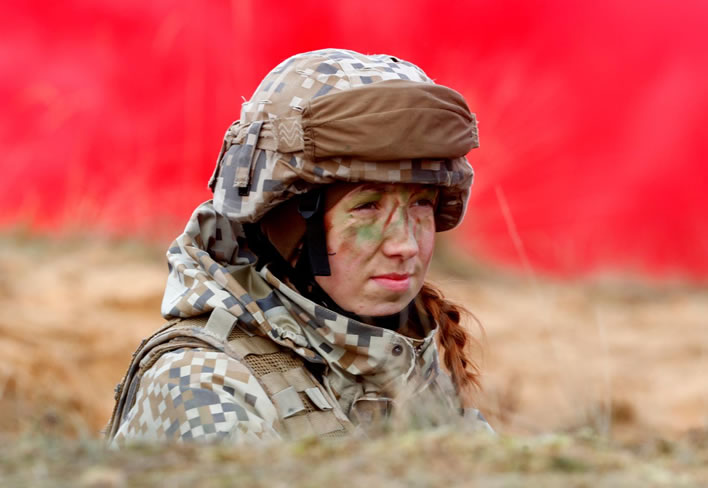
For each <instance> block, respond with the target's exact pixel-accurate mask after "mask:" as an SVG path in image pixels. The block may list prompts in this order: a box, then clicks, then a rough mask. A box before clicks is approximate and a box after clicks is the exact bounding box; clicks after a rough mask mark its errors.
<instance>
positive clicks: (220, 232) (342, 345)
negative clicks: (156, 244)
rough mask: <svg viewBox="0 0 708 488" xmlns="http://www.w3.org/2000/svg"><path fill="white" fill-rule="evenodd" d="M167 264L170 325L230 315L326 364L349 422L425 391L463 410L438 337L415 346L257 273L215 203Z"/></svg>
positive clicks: (238, 231) (240, 236)
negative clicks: (219, 312) (219, 311)
mask: <svg viewBox="0 0 708 488" xmlns="http://www.w3.org/2000/svg"><path fill="white" fill-rule="evenodd" d="M167 259H168V263H169V270H170V274H169V277H168V280H167V286H166V289H165V295H164V298H163V302H162V314H163V315H164V316H165V317H166V318H171V317H191V316H195V315H201V314H204V313H207V312H209V311H211V310H213V309H215V308H225V309H227V310H228V311H229V312H230V313H231V314H233V315H234V316H236V317H238V318H239V320H240V323H241V324H242V326H243V327H245V328H247V329H250V330H252V331H253V332H255V333H258V334H261V335H266V336H268V337H269V338H270V339H272V340H273V341H275V342H277V343H278V344H280V345H282V346H285V347H288V348H290V349H292V350H294V351H295V352H296V353H297V354H299V355H300V356H302V357H303V358H304V359H305V360H306V361H310V362H312V363H320V364H325V365H326V366H327V368H326V369H325V374H324V378H323V380H324V385H325V387H326V388H327V389H328V390H329V391H330V393H332V395H333V397H334V398H337V399H338V401H339V403H340V405H341V407H342V409H343V410H344V412H346V413H347V414H348V415H350V416H352V415H354V416H358V417H359V419H360V420H362V416H363V418H365V419H368V418H369V417H370V416H371V410H372V408H371V407H372V405H375V404H376V405H377V406H375V407H373V410H377V409H378V408H379V406H380V405H389V404H391V405H396V404H400V403H402V402H405V401H407V400H409V399H410V398H412V397H416V402H414V403H424V402H421V395H419V393H422V392H426V391H427V392H432V393H433V395H423V396H427V397H430V398H431V401H432V402H433V403H436V404H438V405H439V404H440V398H441V397H442V398H444V399H445V402H444V403H447V407H449V408H452V409H457V407H458V406H459V405H458V402H457V399H456V395H454V391H453V390H452V386H451V383H450V381H449V378H448V377H447V375H446V374H444V373H441V371H440V369H439V367H438V354H437V349H436V343H435V336H436V333H437V329H433V330H432V331H430V332H429V333H428V334H427V336H426V337H424V338H422V339H414V338H412V337H408V336H406V335H403V334H399V333H398V332H395V331H392V330H388V329H384V328H381V327H375V326H372V325H368V324H365V323H363V322H360V321H357V320H355V319H353V318H349V317H345V316H343V315H340V314H337V313H335V312H333V311H331V310H329V309H327V308H325V307H323V306H321V305H317V304H315V303H313V302H312V301H310V300H308V299H307V298H305V297H303V296H302V295H300V294H299V293H298V292H296V291H295V290H293V289H292V288H290V287H288V286H287V285H285V284H284V283H282V282H281V281H280V280H279V279H278V278H277V277H276V276H274V275H273V274H272V273H271V272H270V271H269V270H268V267H267V266H265V267H263V268H262V269H261V271H260V272H257V271H256V268H255V260H256V259H255V256H254V255H253V254H252V253H250V252H249V251H248V249H247V248H246V247H245V236H244V232H243V229H242V227H241V225H240V224H239V223H236V222H233V221H231V220H229V219H227V218H225V217H224V216H222V215H220V214H219V213H217V212H216V211H215V209H214V207H213V205H212V203H211V201H208V202H205V203H203V204H202V205H200V206H199V207H198V208H197V209H196V210H195V212H194V214H193V215H192V217H191V218H190V220H189V222H188V223H187V226H186V229H185V231H184V233H183V234H181V235H180V236H179V237H178V238H177V239H176V240H175V241H174V243H173V244H172V245H171V246H170V249H169V250H168V252H167ZM382 400H383V402H381V401H382ZM387 402H388V403H387ZM386 408H389V407H388V406H387V407H386ZM447 412H448V414H449V410H447Z"/></svg>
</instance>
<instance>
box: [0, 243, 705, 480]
mask: <svg viewBox="0 0 708 488" xmlns="http://www.w3.org/2000/svg"><path fill="white" fill-rule="evenodd" d="M159 247H161V246H153V245H147V244H138V243H134V242H118V241H110V242H109V241H102V240H96V239H80V238H78V237H72V238H65V239H61V240H58V239H53V240H48V239H37V238H30V237H27V236H23V235H21V234H19V233H15V234H12V235H5V236H3V237H2V238H0V309H1V310H2V313H1V314H0V354H2V357H3V358H4V360H3V361H2V363H0V441H1V440H4V439H6V440H8V441H10V442H2V444H3V447H1V448H0V452H1V453H2V455H1V456H0V458H2V459H3V465H2V471H1V472H0V476H2V477H3V478H5V476H8V478H7V479H8V480H15V481H16V482H17V484H20V485H21V484H23V480H24V481H28V480H33V481H34V484H36V485H42V483H43V482H42V483H40V481H41V480H42V479H44V478H42V476H45V477H48V478H46V479H45V481H47V484H46V486H50V485H51V483H49V482H50V481H51V480H54V481H55V482H56V486H60V485H61V484H62V483H66V484H67V485H70V484H71V481H70V480H72V479H74V480H75V479H76V477H77V476H78V477H83V478H81V480H83V481H82V483H84V484H85V486H122V485H125V486H137V484H136V483H137V482H136V481H135V480H136V479H137V478H136V475H135V473H133V472H132V471H131V469H138V468H135V467H134V468H126V469H123V468H124V467H125V466H129V465H130V462H128V461H126V460H128V459H130V456H131V452H133V451H125V452H124V453H121V454H115V453H107V452H105V451H103V450H102V449H96V446H98V445H99V442H98V441H97V439H98V437H99V431H100V429H101V428H102V427H103V426H104V425H105V422H106V421H107V419H108V417H109V415H110V413H111V409H112V406H113V387H114V385H115V384H116V383H117V382H118V381H119V380H120V378H121V376H122V374H123V372H124V370H125V368H126V367H127V364H128V360H129V358H130V354H131V353H132V351H133V350H134V349H135V347H136V346H137V344H138V343H139V342H140V340H141V339H142V338H143V337H145V336H146V335H148V334H149V333H150V331H152V330H153V329H155V328H156V327H157V326H159V325H160V323H161V321H162V319H161V317H160V314H159V305H160V300H161V297H162V289H163V286H164V281H165V277H166V264H165V263H164V260H163V259H162V252H161V251H160V250H158V248H159ZM431 276H432V281H433V282H434V283H436V284H438V285H439V286H440V287H441V288H442V289H443V290H444V291H445V293H446V295H447V296H449V297H451V298H453V299H455V300H457V301H458V302H459V303H461V304H464V305H465V307H467V308H468V309H469V310H470V311H471V312H472V313H473V314H474V316H475V317H476V319H477V321H478V322H479V323H480V324H481V326H482V329H480V328H479V327H478V326H477V325H476V323H475V322H474V321H472V320H469V321H468V326H469V327H470V329H471V330H472V331H473V332H474V333H475V334H476V336H477V337H478V338H479V339H480V345H481V346H480V347H479V348H476V349H475V351H474V354H475V357H476V358H477V359H478V361H479V363H480V365H481V368H482V372H483V376H482V383H483V387H484V389H483V390H482V391H481V392H479V393H478V394H477V395H476V398H475V402H476V403H477V404H478V406H479V407H480V408H481V410H482V411H483V412H484V414H485V416H486V417H487V418H488V419H489V421H490V423H491V424H492V425H493V426H494V428H495V429H496V430H497V431H498V432H500V433H501V434H502V438H503V440H500V441H489V440H475V439H474V438H471V437H470V436H467V435H463V434H460V433H454V432H437V433H410V434H405V435H401V436H399V437H389V438H385V439H380V440H378V441H376V443H372V444H371V445H368V444H361V443H359V444H357V443H354V444H352V445H351V446H348V447H342V445H341V444H336V443H334V444H330V443H314V444H312V445H311V446H310V445H307V446H305V445H304V444H303V443H291V444H288V445H286V447H283V448H282V449H285V450H286V454H287V456H290V454H292V456H291V457H292V459H289V458H288V459H289V460H288V459H286V458H284V457H283V453H280V454H279V456H278V459H279V461H278V463H279V464H278V466H279V467H278V469H280V470H282V472H283V473H289V474H288V476H291V475H292V476H293V478H292V479H299V478H298V476H304V474H303V473H302V468H301V467H299V466H300V464H301V463H300V461H302V460H303V459H306V460H307V462H313V460H314V459H315V457H313V456H316V455H317V454H316V453H320V454H321V455H326V456H327V457H328V459H330V458H331V459H332V460H336V462H337V463H340V465H338V468H337V470H335V471H338V472H340V473H341V472H349V471H351V473H352V474H351V476H352V477H353V479H357V480H358V481H360V482H362V483H363V482H366V481H367V480H372V479H376V478H377V479H381V480H384V479H386V480H388V481H387V482H388V483H389V485H390V486H397V485H396V483H393V481H391V480H392V479H394V478H395V475H396V473H399V474H400V475H401V476H402V477H401V478H400V480H404V479H409V480H417V484H416V483H413V484H406V483H405V482H403V481H400V480H399V481H400V482H398V484H399V485H400V486H456V485H459V484H460V483H462V481H461V480H463V479H468V480H472V479H474V480H480V481H484V480H486V483H485V486H521V485H517V484H516V483H517V482H519V481H518V480H519V479H524V480H527V481H528V480H532V479H535V478H534V477H538V476H541V478H539V479H540V480H542V482H541V485H542V486H598V485H597V484H596V483H595V482H593V483H591V484H585V485H583V484H582V483H586V482H587V481H588V480H592V479H595V480H603V483H605V484H602V485H601V486H626V485H627V483H625V482H624V481H627V480H629V479H632V480H644V481H645V482H646V483H644V484H641V483H639V481H637V483H639V484H637V485H636V486H654V485H655V486H682V485H685V486H701V484H702V483H706V484H708V478H706V472H705V469H704V468H701V466H705V461H706V459H708V458H706V454H705V453H706V450H705V449H706V446H705V444H706V442H705V429H706V425H707V424H708V388H707V387H706V383H705V376H704V375H703V374H701V371H706V369H707V367H708V351H707V349H708V320H707V319H706V317H708V290H707V289H706V287H705V286H699V285H696V284H688V283H685V282H681V281H678V280H677V281H674V282H671V283H666V282H663V283H661V284H659V283H651V282H647V281H646V280H644V281H638V280H636V279H633V280H630V279H628V278H618V277H608V276H605V277H596V278H594V279H592V280H587V279H586V280H583V281H567V280H566V281H560V280H553V279H549V278H541V277H538V276H535V275H533V274H532V273H527V274H524V275H521V276H520V275H518V274H511V273H504V272H500V271H498V270H497V271H491V270H489V269H486V268H482V267H480V266H476V265H474V264H473V263H470V262H468V261H467V260H465V258H462V257H459V256H457V255H455V254H454V253H451V252H448V253H446V254H445V255H444V256H441V257H438V258H437V259H436V262H435V265H434V269H433V271H432V275H431ZM566 433H567V435H566ZM495 442H496V445H494V443H495ZM392 443H393V444H395V449H392V448H391V444H392ZM303 446H305V447H303ZM313 446H314V447H313ZM414 446H415V448H414ZM641 446H644V447H641ZM646 446H649V447H646ZM263 449H265V451H258V450H256V451H248V452H254V453H261V454H262V455H266V454H267V452H266V451H268V449H271V450H273V449H279V448H278V447H277V446H270V447H268V446H266V447H264V448H263ZM350 449H354V452H356V453H357V454H356V456H355V458H356V459H353V460H352V459H350V460H349V461H345V460H346V459H349V458H348V454H347V453H350V452H352V451H350ZM417 449H420V450H421V452H418V451H417ZM428 451H429V454H430V456H432V457H431V458H430V459H431V462H434V463H437V464H439V466H440V471H439V475H440V477H439V478H436V477H435V476H433V477H430V476H428V475H425V476H423V475H422V474H420V473H422V471H421V472H420V473H419V471H417V470H420V469H422V467H421V466H425V465H426V462H428V461H427V460H426V459H427V458H426V457H425V454H424V453H425V452H428ZM458 451H459V452H458ZM134 452H135V453H137V455H138V456H137V457H140V458H143V457H144V456H148V458H150V459H152V460H153V461H151V462H152V464H150V462H147V461H141V462H147V463H148V465H146V467H145V469H146V470H147V471H146V472H149V473H152V476H154V479H155V480H159V479H160V478H161V477H162V476H166V474H165V472H167V471H169V470H168V465H169V464H170V463H181V462H183V461H184V460H185V459H193V458H195V456H196V457H197V458H199V459H202V458H205V459H206V461H204V463H206V464H207V465H212V467H211V468H209V469H210V470H211V471H209V472H210V473H212V474H214V476H215V477H214V478H213V479H214V480H215V481H214V483H215V484H214V486H221V484H219V483H220V482H218V480H220V479H222V478H220V476H221V477H223V479H227V478H228V476H230V475H229V469H232V468H233V466H240V465H241V464H240V463H247V464H243V466H250V467H249V469H248V470H247V471H246V472H243V471H242V474H243V473H246V474H243V476H251V477H253V478H248V479H249V480H251V481H250V482H249V483H250V484H251V485H252V486H260V485H259V483H261V482H262V481H263V479H267V476H266V475H263V473H262V472H260V471H259V469H263V470H265V471H267V469H266V467H265V466H260V465H258V463H257V462H256V463H255V464H253V463H254V461H253V459H252V458H250V457H249V456H255V454H247V453H246V454H236V453H235V452H234V450H229V449H223V448H222V449H220V448H212V449H207V450H205V451H204V452H202V451H195V450H194V448H190V447H185V448H180V449H177V450H175V451H174V452H173V454H169V455H167V454H166V453H165V452H164V451H162V450H156V449H152V450H151V449H150V448H144V449H143V450H136V451H134ZM207 452H208V453H207ZM238 452H241V451H238ZM383 452H394V453H404V452H405V456H407V457H408V458H409V459H412V458H416V456H419V458H418V460H417V462H419V463H420V466H418V467H415V468H414V469H412V470H411V469H408V468H404V467H403V466H402V465H400V460H399V461H396V459H399V458H398V457H395V456H393V455H390V456H389V457H390V459H388V458H385V457H384V458H383V459H387V460H386V461H382V463H383V464H381V466H379V467H378V468H377V469H376V470H373V471H371V470H367V471H366V473H368V474H366V473H358V472H357V471H356V468H355V465H356V464H357V463H364V462H365V460H367V459H379V457H380V456H381V453H383ZM461 453H466V454H465V455H464V456H463V455H462V454H461ZM591 454H592V455H591ZM467 455H469V456H467ZM165 456H167V457H165ZM287 456H286V457H287ZM298 456H300V457H298ZM405 456H404V457H403V458H400V459H405V458H406V457H405ZM448 457H449V458H450V461H449V463H448V461H446V459H447V458H448ZM537 457H538V458H537ZM222 458H223V459H224V460H227V461H229V463H227V464H229V466H232V468H229V467H224V468H223V469H222V470H221V471H219V470H218V469H216V468H214V466H213V465H216V464H219V463H218V461H219V460H221V459H222ZM301 458H302V459H301ZM259 459H260V458H259ZM298 459H300V461H298ZM470 460H479V463H481V464H479V463H475V462H471V461H470ZM184 462H186V461H184ZM332 462H334V461H332ZM23 463H28V464H26V465H25V464H23ZM67 463H68V464H67ZM122 463H128V464H122ZM342 463H344V464H342ZM348 463H353V464H348ZM397 463H398V464H397ZM468 464H469V465H468ZM23 466H24V467H26V468H28V469H22V468H23ZM259 466H260V467H259ZM444 466H447V467H445V468H443V467H444ZM29 468H31V469H29ZM448 468H450V469H451V471H450V472H446V470H447V469H448ZM180 469H182V468H180ZM184 469H187V468H186V467H185V468H184ZM195 469H196V468H195ZM233 469H235V468H233ZM436 469H437V468H436ZM265 471H264V472H265ZM330 471H331V470H330ZM330 471H326V470H325V471H322V472H321V473H320V474H319V475H318V476H321V478H319V479H318V481H315V480H310V481H309V482H304V481H303V482H302V483H300V484H295V485H293V486H320V485H321V484H325V481H326V480H328V479H334V478H333V476H334V473H335V471H332V473H330ZM399 471H400V472H399ZM179 472H180V473H181V472H182V471H179ZM199 472H200V471H199V469H197V471H194V472H192V474H190V475H189V476H187V475H186V474H185V476H186V478H184V479H193V477H190V476H197V475H198V474H199ZM433 472H435V471H433ZM3 473H4V474H3ZM42 473H44V474H42ZM92 473H93V474H92ZM259 473H260V474H259ZM298 473H299V474H298ZM417 473H418V474H417ZM445 473H446V474H445ZM458 475H459V476H467V478H460V479H452V478H450V476H458ZM522 475H523V476H522ZM92 476H93V477H95V479H94V478H91V477H92ZM171 476H176V474H175V473H174V472H172V475H171ZM262 476H266V478H262ZM328 476H329V477H330V478H328ZM519 476H522V478H519ZM593 476H597V477H598V478H593ZM623 476H629V478H626V479H625V478H623ZM681 476H683V478H682V477H681ZM101 477H106V479H107V480H108V481H106V480H104V479H103V478H101ZM445 477H447V478H445ZM470 477H471V478H470ZM303 479H304V478H303ZM444 479H447V480H448V481H447V482H445V483H443V482H442V481H441V480H444ZM60 480H62V481H61V483H60V482H59V481H60ZM244 480H245V478H244ZM253 480H261V481H259V482H258V483H257V482H256V481H253ZM515 480H516V481H515ZM563 480H565V482H564V481H563ZM569 480H574V481H573V482H572V483H577V484H572V483H571V484H569V483H570V481H569ZM623 480H624V481H623ZM647 480H649V481H647ZM662 480H663V481H662ZM104 482H105V483H104ZM665 482H666V483H668V484H662V483H665ZM96 483H98V484H96ZM101 483H103V484H101ZM146 483H147V481H146ZM155 483H157V481H156V482H155ZM652 483H658V484H654V485H653V484H652ZM25 484H26V483H25ZM462 484H463V485H464V483H462ZM148 485H149V484H146V485H145V486H148ZM42 486H45V485H42ZM149 486H153V485H149ZM177 486H182V485H181V484H178V485H177ZM263 486H265V485H263ZM268 486H277V484H270V485H268ZM524 486H533V485H529V484H527V485H524ZM631 486H634V485H631Z"/></svg>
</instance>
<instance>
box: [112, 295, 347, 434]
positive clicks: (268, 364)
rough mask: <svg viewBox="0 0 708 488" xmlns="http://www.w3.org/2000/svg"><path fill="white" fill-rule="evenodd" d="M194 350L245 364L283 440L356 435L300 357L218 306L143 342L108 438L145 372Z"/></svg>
mask: <svg viewBox="0 0 708 488" xmlns="http://www.w3.org/2000/svg"><path fill="white" fill-rule="evenodd" d="M197 347H198V348H202V349H207V350H214V351H220V352H223V353H224V354H226V355H228V356H229V357H231V358H233V359H235V360H237V361H239V362H240V363H241V364H243V365H244V366H246V367H247V368H248V369H249V371H250V372H251V374H253V376H254V377H255V378H256V379H257V380H258V382H259V383H260V385H261V387H262V388H263V390H264V391H265V393H266V394H267V395H268V398H269V399H270V400H271V402H272V403H273V404H274V405H275V407H276V410H277V412H278V417H279V421H280V424H281V430H282V432H283V433H284V434H285V435H286V436H287V437H289V438H294V439H297V438H302V437H311V436H319V437H342V436H346V435H348V434H349V433H351V432H353V431H354V429H355V428H354V426H353V425H352V423H351V422H350V421H349V419H348V418H347V416H346V415H345V414H344V412H343V411H342V410H341V407H340V406H339V404H338V403H337V401H336V400H335V399H333V398H331V396H330V395H329V394H328V393H327V391H326V390H325V389H324V387H323V386H322V385H321V384H320V382H319V381H317V379H316V378H315V376H314V375H313V374H312V373H311V372H310V371H308V369H307V368H306V367H305V363H304V360H303V359H302V358H301V357H300V356H298V355H297V354H296V353H295V352H294V351H292V350H290V349H288V348H286V347H284V346H281V345H279V344H276V343H275V342H273V341H272V340H270V339H268V338H266V337H262V336H259V335H255V334H253V333H252V332H250V331H247V330H245V329H243V328H241V327H240V326H239V324H238V321H237V320H236V318H235V317H234V316H233V315H231V314H230V313H229V312H227V311H226V310H224V309H220V308H217V309H215V310H214V311H213V312H212V313H211V314H210V315H202V316H198V317H193V318H188V319H174V320H171V321H169V322H167V323H166V324H165V325H164V326H163V327H162V328H161V329H159V330H158V331H157V332H156V333H154V334H153V335H152V336H151V337H149V338H148V339H145V340H143V341H142V343H141V344H140V346H139V347H138V349H137V350H136V351H135V353H133V358H132V360H131V363H130V366H129V367H128V371H127V372H126V374H125V376H124V377H123V380H122V381H121V382H120V383H119V384H118V385H117V386H116V390H115V400H116V405H115V407H114V409H113V414H112V415H111V419H110V421H109V424H108V426H107V427H106V431H105V432H106V437H107V438H108V439H112V438H113V437H114V436H115V435H116V433H117V432H118V429H119V428H120V425H121V424H122V423H123V421H124V420H125V418H126V415H127V414H128V412H129V411H130V409H131V408H132V406H133V405H134V403H135V398H136V394H137V391H138V387H139V386H140V381H141V379H142V377H143V375H144V374H145V372H146V371H147V370H149V369H150V368H151V367H152V365H154V364H155V363H156V362H157V360H158V359H159V358H160V357H161V356H162V355H163V354H165V353H167V352H170V351H175V350H177V349H182V348H197Z"/></svg>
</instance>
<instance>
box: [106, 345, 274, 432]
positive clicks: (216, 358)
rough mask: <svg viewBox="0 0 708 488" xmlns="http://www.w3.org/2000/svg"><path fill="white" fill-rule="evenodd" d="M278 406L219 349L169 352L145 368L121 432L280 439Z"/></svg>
mask: <svg viewBox="0 0 708 488" xmlns="http://www.w3.org/2000/svg"><path fill="white" fill-rule="evenodd" d="M277 429H278V415H277V411H276V409H275V406H274V405H273V403H272V402H271V400H270V399H269V397H268V395H267V394H266V393H265V391H264V390H263V388H262V387H261V384H260V383H259V381H258V379H257V378H256V377H255V376H254V375H253V374H252V373H251V370H250V369H249V368H248V367H247V366H246V365H245V364H243V363H242V362H241V361H239V360H237V359H234V358H233V357H231V356H229V355H227V354H225V353H223V352H220V351H215V350H206V349H202V348H183V349H177V350H175V351H171V352H167V353H164V354H162V355H161V356H160V358H159V359H158V360H157V361H156V362H155V363H154V364H153V365H152V366H151V367H150V368H149V369H148V370H146V371H145V373H144V375H143V377H142V378H141V380H140V385H139V387H138V391H137V393H136V397H135V402H134V404H133V405H132V407H131V409H130V411H129V412H128V414H127V416H126V419H125V421H124V422H123V423H122V424H121V426H120V428H119V430H118V432H117V433H116V436H115V440H114V442H116V443H117V444H122V443H124V442H125V441H128V440H204V441H211V440H217V439H226V438H228V439H232V440H234V441H240V440H244V441H249V440H255V439H268V438H280V434H279V432H278V430H277Z"/></svg>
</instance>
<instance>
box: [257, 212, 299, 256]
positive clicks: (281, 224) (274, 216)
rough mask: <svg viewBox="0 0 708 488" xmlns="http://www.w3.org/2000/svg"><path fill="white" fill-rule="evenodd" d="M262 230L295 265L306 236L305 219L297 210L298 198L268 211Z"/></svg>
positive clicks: (263, 219) (281, 253)
mask: <svg viewBox="0 0 708 488" xmlns="http://www.w3.org/2000/svg"><path fill="white" fill-rule="evenodd" d="M261 230H262V231H263V234H265V236H266V237H267V238H268V240H270V242H271V243H272V244H273V246H274V247H275V248H276V249H277V250H278V252H279V253H280V255H281V256H283V258H284V259H285V260H286V261H287V262H288V263H290V265H291V266H293V267H294V266H295V264H296V263H297V258H298V256H299V250H300V248H301V247H302V242H303V238H304V236H305V219H303V218H302V217H301V216H300V214H299V213H298V211H297V198H291V199H290V200H287V201H285V202H283V203H281V204H280V205H278V206H277V207H275V208H274V209H272V210H271V211H270V212H268V213H267V214H266V215H265V216H264V217H263V218H262V219H261Z"/></svg>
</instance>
